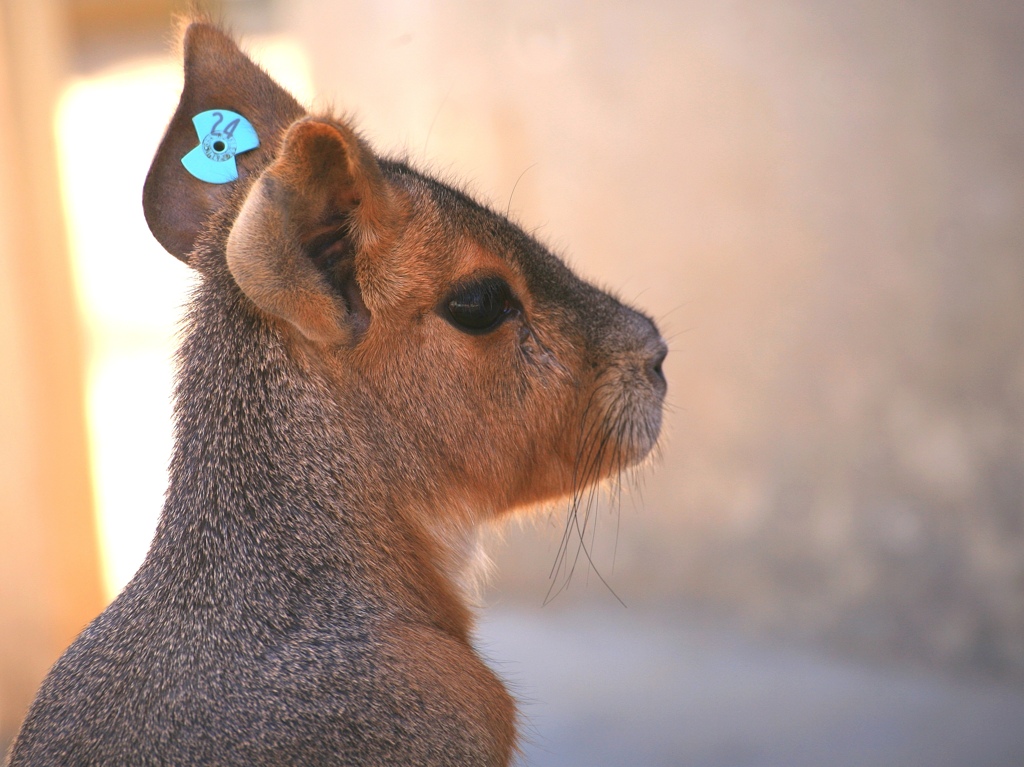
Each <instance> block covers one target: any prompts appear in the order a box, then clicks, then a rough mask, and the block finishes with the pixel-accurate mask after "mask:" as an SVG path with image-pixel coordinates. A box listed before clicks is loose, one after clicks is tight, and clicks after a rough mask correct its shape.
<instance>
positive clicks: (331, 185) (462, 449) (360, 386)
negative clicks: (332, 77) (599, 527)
mask: <svg viewBox="0 0 1024 767" xmlns="http://www.w3.org/2000/svg"><path fill="white" fill-rule="evenodd" d="M184 45H185V85H184V90H183V93H182V97H181V102H180V104H179V107H178V110H177V112H176V113H175V115H174V117H173V119H172V121H171V124H170V126H169V128H168V131H167V134H166V135H165V137H164V139H163V142H162V144H161V146H160V149H159V150H158V153H157V156H156V159H155V160H154V163H153V167H152V169H151V170H150V174H149V177H148V178H147V181H146V188H145V194H144V207H145V212H146V217H147V221H148V222H149V225H150V228H151V229H152V231H153V233H154V234H155V235H156V237H157V239H158V240H159V241H160V242H161V243H162V244H163V245H164V247H166V248H167V249H168V250H169V251H170V252H171V253H173V254H174V255H176V256H177V257H179V258H181V259H183V260H184V261H186V262H187V263H188V264H189V265H190V266H192V267H194V268H195V269H197V270H198V271H199V272H200V273H201V275H202V279H204V280H213V281H217V282H218V283H223V284H225V285H228V286H229V289H230V291H232V292H233V293H234V294H235V298H236V299H237V301H238V304H239V305H240V306H243V307H244V311H246V312H248V313H249V314H250V315H251V316H252V317H255V318H257V322H258V323H259V324H260V327H262V328H264V329H269V335H270V337H273V338H274V339H276V341H277V342H279V343H280V345H281V346H282V348H284V349H285V350H286V357H287V359H288V360H289V363H290V364H292V365H294V370H295V371H296V374H298V375H304V376H308V377H314V378H316V379H317V380H318V381H320V382H322V383H323V388H324V391H328V392H330V397H329V398H327V401H325V407H330V408H334V409H338V410H340V411H342V412H343V415H344V420H345V421H346V422H347V423H349V424H351V425H352V427H353V428H352V429H351V433H353V434H362V435H367V436H366V438H365V439H364V440H363V443H364V444H362V445H361V447H360V448H359V449H361V450H362V451H363V458H365V459H366V460H372V461H375V462H376V463H377V464H378V465H379V466H381V467H384V468H381V469H380V470H379V471H378V472H377V475H378V476H386V477H387V479H388V482H389V483H391V485H392V486H391V488H390V489H389V496H390V497H393V498H396V499H398V500H399V501H403V500H404V501H407V502H409V503H412V504H417V505H420V506H423V505H425V506H427V507H429V508H432V509H435V510H436V509H444V508H452V509H456V508H457V509H460V510H467V509H473V510H475V513H480V514H481V516H482V517H490V516H495V515H499V514H501V513H503V512H505V511H508V510H511V509H514V508H516V507H521V506H525V505H529V504H535V503H538V502H543V501H547V500H551V499H554V498H557V497H560V496H565V495H567V494H570V493H572V492H574V491H578V490H579V489H580V487H581V486H582V485H584V484H587V483H593V482H597V481H600V480H601V479H603V478H607V477H609V476H612V475H615V474H617V473H618V472H620V471H621V470H622V469H624V468H626V467H628V466H632V465H634V464H636V463H637V462H639V461H641V460H642V459H643V458H644V457H645V456H646V455H647V454H648V453H649V452H650V450H651V449H652V447H653V446H654V444H655V442H656V440H657V437H658V433H659V430H660V426H661V411H662V403H663V399H664V394H665V379H664V376H663V374H662V369H661V363H662V360H663V359H664V357H665V353H666V350H665V344H664V342H663V341H662V339H661V337H660V335H659V333H658V331H657V329H656V327H655V325H654V324H653V322H652V321H651V320H650V319H648V318H647V317H646V316H644V315H643V314H641V313H639V312H637V311H635V310H634V309H632V308H629V307H627V306H625V305H624V304H622V303H621V302H620V301H618V300H616V299H615V298H613V297H612V296H611V295H609V294H608V293H606V292H603V291H601V290H599V289H597V288H595V287H594V286H592V285H590V284H588V283H587V282H584V281H583V280H581V279H579V278H578V277H576V276H575V275H574V274H573V273H572V272H571V271H570V270H569V269H568V268H567V267H566V266H565V264H563V263H562V262H561V261H560V260H559V259H558V258H556V257H555V256H554V255H552V254H551V253H550V252H549V251H548V250H547V249H546V248H545V247H544V246H542V245H541V244H539V243H538V242H537V241H536V240H535V239H533V238H532V237H530V236H529V235H527V234H525V233H524V232H523V231H522V230H521V229H519V228H518V227H517V226H515V225H514V224H512V223H510V222H509V221H508V220H507V219H506V218H505V217H503V216H501V215H498V214H496V213H495V212H493V211H491V210H489V209H487V208H486V207H484V206H482V205H479V204H477V203H476V202H474V201H473V200H472V199H471V198H469V197H468V196H467V195H465V194H463V193H461V192H460V191H458V190H456V189H453V188H451V187H450V186H448V185H446V184H443V183H440V182H438V181H436V180H434V179H432V178H430V177H428V176H426V175H424V174H421V173H419V172H417V171H415V170H413V169H411V168H410V167H409V166H408V165H407V164H405V163H404V162H398V161H391V160H386V159H382V158H379V157H377V156H376V155H375V154H374V153H373V151H372V150H371V149H370V147H369V146H368V145H367V143H365V141H364V140H363V139H362V138H361V137H360V136H359V135H357V134H356V133H355V132H354V130H353V128H352V127H351V125H350V124H349V122H348V121H347V120H344V119H341V118H338V117H335V116H331V115H325V114H308V113H307V112H306V111H305V110H304V109H303V108H302V107H301V106H300V105H298V104H297V103H296V102H295V101H294V100H293V99H292V98H291V96H289V95H288V94H287V93H286V92H284V91H283V90H282V89H281V88H280V87H279V86H277V85H276V84H275V83H274V82H273V81H272V80H271V79H270V78H269V77H268V76H267V75H266V74H265V73H264V72H262V71H261V70H260V69H259V68H257V67H256V66H255V65H253V64H252V63H251V62H250V61H249V60H248V59H247V58H246V57H245V56H244V55H243V54H242V53H241V52H240V51H239V50H238V49H237V48H236V47H235V45H234V43H233V42H232V41H231V40H230V39H229V38H227V37H226V36H225V35H224V34H223V33H221V32H220V31H219V30H217V29H215V28H213V27H210V26H207V25H202V24H199V25H193V26H192V27H190V28H189V29H188V31H187V32H186V35H185V43H184ZM210 112H212V113H214V114H216V115H221V119H222V124H221V127H222V128H223V127H224V126H225V125H227V124H228V123H229V122H230V120H231V119H233V116H234V115H239V116H241V117H242V119H243V120H244V121H246V122H248V123H249V124H251V125H252V127H253V130H254V131H255V133H256V135H257V136H258V141H259V146H258V147H256V148H251V149H249V151H242V150H243V148H242V147H234V148H235V149H237V154H236V155H235V156H233V157H230V158H229V159H230V160H231V161H232V162H233V163H234V164H235V166H236V168H237V178H236V179H234V180H230V181H228V182H226V183H211V182H210V181H209V180H205V179H203V178H200V177H197V175H195V174H194V173H193V172H190V169H189V168H187V167H186V165H185V164H183V162H182V157H183V156H185V155H187V154H188V153H189V152H191V151H194V149H195V147H196V146H197V145H200V146H203V140H204V136H202V135H200V134H201V133H202V129H201V128H199V126H198V124H194V123H193V118H194V117H195V116H196V115H201V114H204V113H210ZM224 115H227V117H224ZM197 128H198V129H199V133H197ZM235 128H236V130H237V126H235ZM219 135H221V134H218V133H216V130H214V132H213V133H211V134H210V135H208V136H206V137H205V139H207V140H206V142H205V143H206V144H210V146H209V147H207V148H206V150H205V151H206V157H207V159H208V160H209V161H210V162H213V163H216V162H219V161H220V160H218V157H219V155H218V152H220V153H221V154H223V153H224V148H225V146H226V145H227V144H228V143H230V142H227V141H222V142H220V143H218V142H217V141H213V142H212V143H211V140H210V136H213V137H214V138H215V139H216V137H217V136H219ZM228 138H233V137H231V136H228ZM230 149H231V147H229V150H230ZM200 151H204V150H200ZM228 154H231V152H230V151H229V152H228ZM204 162H205V161H204ZM193 170H194V169H193ZM199 175H200V176H201V175H202V173H200V174H199ZM233 300H234V299H233ZM462 513H464V511H463V512H462Z"/></svg>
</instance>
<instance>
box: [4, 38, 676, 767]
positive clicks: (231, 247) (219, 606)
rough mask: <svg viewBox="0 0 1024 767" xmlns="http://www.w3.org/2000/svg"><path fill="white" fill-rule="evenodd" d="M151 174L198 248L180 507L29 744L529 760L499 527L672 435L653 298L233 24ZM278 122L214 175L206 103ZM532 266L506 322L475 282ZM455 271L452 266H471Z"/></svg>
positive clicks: (309, 758)
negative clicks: (352, 107)
mask: <svg viewBox="0 0 1024 767" xmlns="http://www.w3.org/2000/svg"><path fill="white" fill-rule="evenodd" d="M184 48H185V86H184V92H183V93H182V97H181V102H180V104H179V107H178V111H177V112H176V113H175V115H174V117H173V119H172V120H171V123H170V126H169V127H168V130H167V134H166V135H165V137H164V140H163V142H162V143H161V146H160V148H159V150H158V152H157V156H156V158H155V159H154V162H153V167H152V169H151V171H150V175H149V177H148V179H147V182H146V187H145V191H144V208H145V213H146V218H147V221H148V222H149V224H150V227H151V229H152V231H153V233H154V235H155V236H156V237H157V239H158V240H159V241H160V242H161V243H162V244H163V245H164V246H165V247H166V248H167V249H168V250H169V251H171V252H172V253H173V254H174V255H176V256H178V257H179V258H181V259H183V260H185V261H187V262H188V263H189V264H190V265H191V266H193V267H194V268H195V269H197V270H198V271H199V273H200V275H201V280H200V285H199V287H198V289H197V291H196V295H195V296H194V298H193V301H192V304H191V308H190V315H189V331H188V334H187V336H186V339H185V342H184V344H183V347H182V351H181V370H180V375H179V381H178V387H177V391H176V446H175V453H174V458H173V461H172V465H171V481H170V487H169V489H168V494H167V502H166V505H165V508H164V511H163V514H162V517H161V522H160V526H159V529H158V531H157V535H156V538H155V540H154V543H153V546H152V548H151V550H150V552H149V555H148V557H147V559H146V561H145V563H144V564H143V566H142V568H141V569H140V571H139V573H138V574H137V575H136V577H135V578H134V579H133V581H132V582H131V583H130V584H129V585H128V586H127V587H126V589H125V591H124V592H123V593H122V594H121V595H120V596H119V597H118V598H117V599H116V600H115V601H114V603H113V604H112V605H111V606H110V607H109V608H108V609H107V610H106V611H105V612H104V613H103V614H102V615H101V616H100V617H99V618H97V619H96V621H94V622H93V624H92V625H90V626H89V627H88V628H87V629H86V630H85V631H84V632H83V633H82V635H81V636H80V637H79V638H78V639H77V640H76V641H75V643H74V644H73V645H72V646H71V647H70V648H69V649H68V651H67V652H66V653H65V655H64V656H63V657H62V658H61V660H60V661H58V663H57V664H56V666H55V667H54V669H53V670H52V671H51V673H50V675H49V677H48V678H47V680H46V681H45V682H44V684H43V686H42V688H41V689H40V692H39V695H38V698H37V700H36V702H35V704H34V706H33V708H32V710H31V712H30V713H29V716H28V718H27V719H26V722H25V724H24V726H23V729H22V732H21V734H20V735H19V737H18V740H17V742H16V744H15V747H14V749H13V751H12V760H11V764H12V765H14V766H16V767H20V766H21V765H29V764H133V765H143V764H200V763H215V764H224V765H226V764H246V765H269V764H285V763H287V764H306V765H314V764H316V765H319V764H324V765H326V764H359V765H384V764H432V765H446V764H488V765H506V764H508V763H509V762H510V760H511V759H512V756H513V752H514V747H515V738H516V725H515V720H516V715H515V707H514V703H513V701H512V699H511V697H510V696H509V694H508V692H507V691H506V690H505V688H504V686H503V685H502V683H501V682H500V680H498V678H497V677H496V676H495V675H494V674H493V672H491V671H490V669H488V668H487V667H486V666H485V665H484V664H483V663H482V661H481V660H480V658H479V656H478V655H477V654H476V652H475V651H474V650H473V648H472V646H471V643H470V630H471V622H472V615H471V604H470V600H469V598H468V595H467V593H466V580H467V579H466V577H465V570H466V567H467V566H468V564H469V561H470V560H471V558H472V554H473V547H474V544H475V540H476V538H475V535H476V534H475V531H476V530H477V528H479V526H480V525H481V524H482V523H485V522H488V521H490V520H494V519H497V518H501V517H503V516H505V515H507V514H509V513H511V512H512V511H514V510H517V509H520V508H523V507H528V506H531V505H535V504H538V503H542V502H545V501H550V500H552V499H556V498H559V497H564V496H567V495H571V494H573V493H578V492H579V491H580V490H581V489H582V488H583V487H585V486H587V485H590V484H592V483H594V482H596V481H598V480H600V479H602V478H604V477H607V476H610V475H613V474H615V473H617V472H619V471H621V470H622V469H623V468H624V467H626V466H629V465H631V464H634V463H636V462H637V461H639V460H641V459H642V458H643V457H644V456H645V455H646V454H647V453H648V451H649V450H650V449H651V448H652V447H653V445H654V443H655V441H656V439H657V435H658V431H659V428H660V422H661V405H662V400H663V397H664V392H665V384H664V378H663V377H662V375H661V370H660V364H661V360H662V359H663V358H664V355H665V348H664V343H663V342H662V340H661V338H660V337H659V335H658V333H657V330H656V328H655V327H654V325H653V323H652V322H651V321H650V320H649V319H647V318H646V317H644V316H643V315H641V314H639V313H637V312H636V311H634V310H632V309H630V308H628V307H625V306H623V305H622V304H621V303H619V302H618V301H617V300H615V299H614V298H612V297H611V296H609V295H608V294H606V293H604V292H602V291H599V290H597V289H596V288H594V287H592V286H590V285H588V284H587V283H585V282H582V281H581V280H579V279H578V278H577V277H576V276H575V275H573V274H572V273H571V272H570V271H569V270H568V269H567V268H566V267H565V265H564V264H562V262H561V261H559V260H558V259H557V258H555V257H554V256H552V255H551V254H550V253H549V252H548V251H547V250H545V249H544V248H543V247H542V246H541V245H540V244H538V243H537V242H536V241H535V240H533V239H531V238H530V237H529V236H527V235H526V234H524V233H523V232H522V231H521V230H519V229H518V228H516V227H515V226H513V225H512V224H510V223H509V222H508V221H507V220H505V219H504V218H503V217H502V216H500V215H497V214H495V213H493V212H492V211H489V210H487V209H486V208H484V207H482V206H480V205H478V204H477V203H475V202H474V201H472V200H471V199H469V198H468V197H466V196H465V195H463V194H462V193H460V192H458V191H457V190H454V189H451V188H450V187H447V186H445V185H443V184H441V183H438V182H437V181H435V180H433V179H431V178H429V177H427V176H423V175H421V174H419V173H417V172H415V171H414V170H412V169H410V168H409V167H408V166H407V165H405V164H403V163H399V162H394V161H388V160H384V159H380V158H377V157H375V156H374V154H373V152H372V151H371V150H370V148H369V146H368V145H367V144H366V143H365V142H364V141H363V140H362V139H361V138H360V137H359V136H358V135H357V134H356V133H355V132H354V131H353V129H352V128H351V126H350V125H349V124H348V123H347V122H345V121H343V120H339V119H337V118H335V117H333V116H331V115H315V116H309V115H306V114H305V112H304V110H302V109H301V107H299V105H298V104H297V103H296V102H295V101H294V100H293V99H292V98H291V97H290V96H289V95H288V94H287V93H285V92H284V91H283V90H281V89H280V88H279V87H278V86H277V85H276V84H274V83H273V81H271V80H270V78H269V77H267V76H266V75H265V74H264V73H263V72H262V71H260V70H259V69H258V68H257V67H255V66H254V65H253V64H252V63H251V62H250V61H249V60H248V59H247V58H246V57H245V56H244V55H243V54H241V53H240V52H239V51H238V49H237V48H236V47H235V45H234V43H233V42H232V41H231V40H230V39H229V38H228V37H227V36H225V35H224V34H223V33H222V32H220V31H219V30H218V29H216V28H214V27H212V26H210V25H206V24H195V25H193V26H192V27H190V28H189V30H188V32H187V33H186V36H185V44H184ZM214 108H222V109H230V110H233V111H237V112H240V113H241V114H243V115H245V116H246V117H247V118H248V119H249V120H250V121H251V122H252V123H253V125H254V126H255V128H256V130H257V133H258V134H259V136H260V139H261V142H262V144H261V147H260V148H259V149H258V150H256V151H253V152H250V153H247V154H243V155H240V156H239V157H238V162H239V168H240V177H239V179H238V181H236V182H234V183H231V184H225V185H223V186H215V185H210V184H204V183H203V182H201V181H198V180H197V179H194V178H192V177H191V176H189V175H188V173H187V172H186V171H185V170H184V168H183V167H182V166H181V163H180V158H181V156H183V155H184V154H185V153H186V152H187V151H189V150H190V149H191V148H192V147H193V146H194V145H195V143H196V137H195V133H194V131H193V128H192V124H191V117H192V115H194V114H196V113H198V112H201V111H204V110H206V109H214ZM484 277H488V278H500V279H501V280H503V281H504V283H506V284H507V285H508V286H509V289H510V295H511V298H510V299H509V301H511V302H512V303H507V305H506V311H507V314H505V315H503V317H504V319H503V321H501V322H500V324H497V325H496V326H495V327H493V328H491V329H489V330H487V331H486V332H468V331H467V330H466V328H465V327H460V326H459V323H458V321H457V320H456V319H453V315H451V314H450V310H449V309H447V308H446V307H448V306H449V301H450V300H451V298H452V296H453V295H458V294H459V293H458V291H459V290H460V287H459V286H465V285H467V284H469V283H471V282H473V281H474V280H480V279H481V278H484ZM453 291H454V293H453Z"/></svg>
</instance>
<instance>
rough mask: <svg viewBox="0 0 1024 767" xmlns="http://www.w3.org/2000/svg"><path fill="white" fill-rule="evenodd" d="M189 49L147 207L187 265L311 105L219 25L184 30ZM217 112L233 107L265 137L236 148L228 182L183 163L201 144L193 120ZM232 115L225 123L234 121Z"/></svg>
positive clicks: (161, 238) (145, 196) (145, 197)
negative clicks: (217, 218) (213, 223)
mask: <svg viewBox="0 0 1024 767" xmlns="http://www.w3.org/2000/svg"><path fill="white" fill-rule="evenodd" d="M183 47H184V65H185V83H184V87H183V89H182V93H181V100H180V101H179V102H178V109H177V111H176V112H175V113H174V117H172V118H171V122H170V124H169V125H168V127H167V132H166V133H165V134H164V137H163V140H162V141H161V142H160V147H159V148H158V149H157V153H156V157H154V159H153V164H152V166H151V167H150V169H149V175H148V176H147V177H146V184H145V187H144V188H143V192H142V207H143V211H144V212H145V215H146V222H147V223H148V224H149V228H150V230H151V231H152V232H153V236H154V237H156V239H157V241H158V242H159V243H160V244H161V245H163V246H164V248H166V249H167V250H168V252H170V253H171V254H173V255H175V256H177V257H178V258H180V259H181V260H182V261H185V262H186V263H187V262H188V260H189V254H190V253H191V252H192V248H193V246H194V245H195V242H196V238H197V237H198V235H199V233H200V232H201V231H202V230H203V228H204V226H205V224H206V222H207V221H208V220H209V218H210V216H211V215H212V214H213V213H215V212H216V211H217V210H219V209H220V208H221V207H223V205H224V204H225V203H226V201H227V200H228V198H229V197H230V196H231V194H232V192H233V191H234V188H235V187H236V186H237V185H239V184H241V183H244V181H245V179H246V178H247V177H248V176H250V175H251V174H252V173H253V172H258V170H259V169H260V168H262V167H263V166H265V165H266V164H267V163H268V162H269V161H270V160H271V159H272V158H273V157H274V156H275V154H276V153H277V149H278V146H279V144H280V141H281V137H282V136H283V135H284V132H285V131H286V130H287V128H288V126H289V125H291V124H292V123H293V122H295V121H296V120H298V119H299V118H301V117H302V116H303V115H305V110H304V109H303V108H302V107H301V106H300V105H299V103H298V102H297V101H296V100H295V99H294V98H292V96H291V95H290V94H289V93H288V92H287V91H285V90H284V89H283V88H282V87H281V86H279V85H278V84H277V83H275V82H274V81H273V80H272V79H271V78H270V76H269V75H267V73H266V72H264V71H263V70H262V69H260V68H259V67H258V66H256V65H255V64H254V63H253V62H252V61H250V60H249V58H248V57H247V56H246V55H245V54H244V53H242V52H241V51H240V50H239V49H238V46H237V45H235V43H234V41H233V40H232V39H231V38H230V37H228V36H227V35H226V34H225V33H224V32H222V31H221V30H220V29H218V28H217V27H215V26H212V25H210V24H206V23H202V22H196V23H193V24H191V25H190V26H189V27H188V28H187V29H186V31H185V35H184V43H183ZM218 110H219V111H222V112H224V113H228V112H234V113H236V114H237V115H240V116H241V117H242V118H244V120H247V121H248V122H249V123H250V124H251V125H252V127H253V129H254V130H255V134H256V136H257V137H258V142H259V146H258V147H256V148H255V149H252V150H250V151H244V152H243V151H241V150H243V147H238V149H239V152H238V154H237V155H234V152H233V151H230V153H231V154H232V155H233V157H234V165H235V167H236V168H237V174H238V175H237V180H234V181H229V182H226V183H211V182H210V181H209V180H202V179H201V178H198V177H196V176H195V175H193V174H192V173H191V172H190V171H189V170H188V169H187V168H186V167H185V165H184V164H183V163H182V158H183V157H184V156H185V155H187V154H188V153H189V152H190V151H192V150H194V149H195V148H196V147H197V146H198V145H199V144H200V138H201V137H200V136H199V135H198V133H197V127H196V125H194V124H193V121H192V119H193V118H194V117H196V116H197V115H201V114H202V113H204V112H210V111H212V112H216V111H218ZM231 117H232V116H230V115H229V119H227V120H225V121H224V126H221V127H225V126H226V125H228V124H230V118H231ZM214 119H215V118H214ZM213 130H216V128H214V129H213ZM211 133H212V131H211ZM217 148H219V149H222V150H223V148H224V147H223V145H218V147H217ZM229 159H230V158H229Z"/></svg>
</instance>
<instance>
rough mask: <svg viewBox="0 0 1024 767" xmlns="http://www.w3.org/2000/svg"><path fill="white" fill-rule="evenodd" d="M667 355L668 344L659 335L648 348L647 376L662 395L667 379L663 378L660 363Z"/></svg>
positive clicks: (665, 389)
mask: <svg viewBox="0 0 1024 767" xmlns="http://www.w3.org/2000/svg"><path fill="white" fill-rule="evenodd" d="M667 356H668V346H666V344H665V341H664V340H662V338H661V337H660V336H659V337H658V340H657V341H656V342H655V343H654V344H652V348H651V350H650V356H649V357H648V358H647V378H648V379H649V380H650V382H651V384H652V385H653V386H654V388H655V389H656V390H657V391H658V392H660V393H661V394H662V395H664V394H665V392H666V391H667V390H668V381H666V380H665V371H664V370H662V368H661V365H662V363H663V362H664V361H665V358H666V357H667Z"/></svg>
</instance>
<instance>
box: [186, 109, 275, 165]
mask: <svg viewBox="0 0 1024 767" xmlns="http://www.w3.org/2000/svg"><path fill="white" fill-rule="evenodd" d="M192 124H193V125H194V126H195V128H196V133H197V134H199V146H197V147H196V148H195V149H193V150H192V151H191V152H189V153H188V154H187V155H185V156H184V157H182V158H181V164H182V165H184V166H185V169H186V170H187V171H188V172H189V173H191V174H192V175H193V176H195V177H196V178H198V179H199V180H200V181H206V182H207V183H210V184H226V183H228V182H229V181H234V180H235V179H236V178H238V165H237V164H236V163H235V155H236V154H241V153H242V152H248V151H250V150H252V149H255V148H256V147H258V146H259V145H260V139H259V137H258V136H257V135H256V129H255V128H253V127H252V123H250V122H249V121H248V120H246V119H245V118H244V117H242V115H240V114H238V113H237V112H231V111H229V110H227V109H211V110H209V111H206V112H200V113H199V114H197V115H196V116H195V117H193V118H192Z"/></svg>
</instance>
